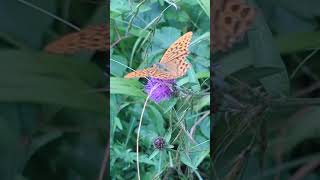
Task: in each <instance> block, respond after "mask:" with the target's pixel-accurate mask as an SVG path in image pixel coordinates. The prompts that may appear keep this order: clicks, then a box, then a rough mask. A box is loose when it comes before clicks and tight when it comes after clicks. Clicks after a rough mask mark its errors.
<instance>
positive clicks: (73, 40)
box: [45, 25, 109, 54]
mask: <svg viewBox="0 0 320 180" xmlns="http://www.w3.org/2000/svg"><path fill="white" fill-rule="evenodd" d="M108 36H109V34H108V31H107V26H105V25H96V26H90V27H87V28H84V29H82V30H81V31H79V32H75V33H71V34H67V35H65V36H63V37H62V38H60V39H58V40H56V41H54V42H52V43H50V44H49V45H48V46H46V48H45V51H47V52H50V53H57V54H72V53H76V52H78V51H82V50H85V49H86V50H91V51H95V50H99V51H106V50H107V48H109V47H107V44H108V43H107V38H108Z"/></svg>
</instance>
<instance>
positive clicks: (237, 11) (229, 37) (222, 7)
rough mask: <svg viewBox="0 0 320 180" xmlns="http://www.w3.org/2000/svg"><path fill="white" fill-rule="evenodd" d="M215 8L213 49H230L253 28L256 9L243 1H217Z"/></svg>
mask: <svg viewBox="0 0 320 180" xmlns="http://www.w3.org/2000/svg"><path fill="white" fill-rule="evenodd" d="M215 2H216V3H215V4H214V7H213V13H214V18H213V32H214V34H215V36H214V38H213V39H212V40H213V41H214V42H213V43H212V44H213V48H214V49H217V50H221V51H226V50H227V49H230V48H231V47H232V46H233V44H234V43H235V42H237V41H239V40H241V39H242V37H243V36H244V34H245V33H246V32H247V31H248V30H249V28H250V27H251V25H252V23H253V21H254V19H255V16H256V9H255V8H254V7H253V6H251V5H248V4H247V3H245V2H243V1H242V0H216V1H215Z"/></svg>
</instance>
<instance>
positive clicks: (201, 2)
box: [198, 0, 210, 18]
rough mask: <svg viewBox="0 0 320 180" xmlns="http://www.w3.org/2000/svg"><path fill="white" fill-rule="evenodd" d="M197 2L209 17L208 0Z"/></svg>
mask: <svg viewBox="0 0 320 180" xmlns="http://www.w3.org/2000/svg"><path fill="white" fill-rule="evenodd" d="M198 3H199V5H200V6H201V8H202V9H203V11H204V12H205V13H206V15H207V16H208V17H209V18H210V0H198Z"/></svg>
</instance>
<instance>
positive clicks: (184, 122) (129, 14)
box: [110, 0, 210, 179]
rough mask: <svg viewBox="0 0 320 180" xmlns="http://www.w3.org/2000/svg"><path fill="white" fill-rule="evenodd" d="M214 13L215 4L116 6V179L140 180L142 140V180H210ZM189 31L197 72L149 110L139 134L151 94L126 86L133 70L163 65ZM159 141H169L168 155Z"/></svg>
mask: <svg viewBox="0 0 320 180" xmlns="http://www.w3.org/2000/svg"><path fill="white" fill-rule="evenodd" d="M209 8H210V6H209V1H199V2H198V3H197V1H178V2H174V1H156V0H151V1H129V3H128V1H123V0H121V1H116V0H112V1H111V7H110V10H111V11H110V18H111V26H110V34H111V44H112V45H113V46H112V47H111V52H112V54H111V73H112V75H113V77H111V83H110V86H111V87H110V88H111V91H110V92H111V99H110V105H111V106H110V113H111V114H110V116H111V119H110V127H111V133H110V142H111V146H110V147H111V149H110V151H111V152H110V162H111V166H110V167H111V169H110V171H111V172H110V175H111V177H112V178H113V179H135V178H137V165H136V160H137V159H136V156H137V154H136V140H137V133H140V137H139V147H140V148H139V167H140V176H141V179H153V178H155V179H163V178H165V177H169V178H175V179H190V178H195V177H198V178H202V179H207V178H208V177H209V176H208V173H207V172H208V171H209V167H208V166H207V165H206V164H208V163H209V139H210V135H209V134H210V133H209V132H210V128H209V124H210V118H209V116H208V113H207V112H208V110H209V106H210V96H209V95H208V89H207V88H208V87H209V80H208V79H209V77H210V73H209V65H210V61H209V58H210V57H209V56H210V50H209V48H210V47H209V39H210V37H209V34H210V32H209V31H210V29H209V28H210V24H209V17H208V15H209V14H208V12H209ZM188 31H192V32H193V38H192V42H191V45H190V51H191V53H190V55H189V56H188V58H187V61H188V62H189V63H190V64H191V65H192V67H191V68H190V69H189V71H188V73H187V75H186V76H185V77H182V78H180V79H178V81H177V88H176V89H177V90H176V95H175V96H174V97H172V98H171V99H170V100H167V101H162V102H161V103H159V104H156V103H154V102H152V101H148V102H147V103H148V104H147V107H146V109H145V112H144V114H143V118H142V120H143V121H142V126H141V130H140V132H138V125H139V120H140V116H141V113H142V109H143V104H144V102H145V100H146V98H147V94H146V93H145V92H144V90H143V85H144V84H145V83H146V82H145V81H138V80H137V79H133V80H131V79H124V78H123V76H124V75H125V74H126V73H128V72H131V70H130V69H129V68H126V67H130V68H133V69H142V68H146V67H150V66H151V65H152V64H154V63H157V62H158V61H159V60H160V58H161V56H162V55H163V53H164V51H165V50H166V49H167V48H168V47H169V46H170V45H171V44H172V43H173V42H174V41H175V40H176V39H178V38H179V37H180V36H181V35H182V34H184V33H186V32H188ZM199 120H200V121H199ZM197 123H198V124H197ZM192 129H193V130H192ZM191 133H192V134H191ZM158 136H162V137H165V139H166V141H167V148H166V149H165V150H162V151H159V150H156V149H155V148H154V147H153V140H154V139H155V138H157V137H158ZM191 137H192V139H190V138H191Z"/></svg>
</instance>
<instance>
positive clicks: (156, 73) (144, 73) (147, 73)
mask: <svg viewBox="0 0 320 180" xmlns="http://www.w3.org/2000/svg"><path fill="white" fill-rule="evenodd" d="M139 77H153V78H158V79H173V78H172V75H171V74H170V73H167V72H164V71H162V70H160V69H158V68H156V67H151V68H146V69H141V70H136V71H134V72H131V73H128V74H127V75H126V76H125V78H127V79H129V78H139Z"/></svg>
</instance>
